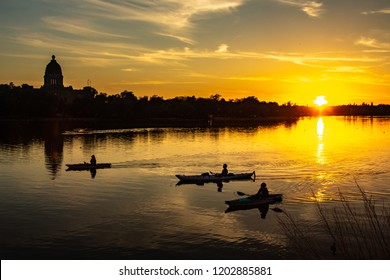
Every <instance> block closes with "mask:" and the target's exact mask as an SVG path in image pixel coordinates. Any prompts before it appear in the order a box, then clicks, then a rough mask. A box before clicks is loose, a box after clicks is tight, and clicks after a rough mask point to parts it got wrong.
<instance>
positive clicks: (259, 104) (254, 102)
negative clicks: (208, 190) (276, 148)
mask: <svg viewBox="0 0 390 280" xmlns="http://www.w3.org/2000/svg"><path fill="white" fill-rule="evenodd" d="M72 90H73V89H71V88H68V89H67V91H68V93H67V94H68V96H69V94H70V95H72V94H73V93H72ZM61 94H62V93H61V92H60V93H59V94H57V95H53V94H49V93H47V92H45V90H44V89H43V88H40V89H36V88H33V87H32V86H29V85H27V84H23V85H20V86H15V85H14V84H12V83H10V84H1V85H0V116H1V117H2V118H52V117H73V118H101V119H108V118H111V119H121V120H139V119H153V118H154V119H159V118H161V119H198V120H199V119H203V120H210V119H216V118H226V119H265V118H298V117H301V116H314V115H318V113H319V110H318V108H317V107H314V106H300V105H296V104H293V103H291V102H287V103H285V104H281V105H279V104H278V103H276V102H265V101H260V100H259V99H258V98H257V97H255V96H249V97H245V98H239V99H229V100H226V99H225V98H223V97H222V96H221V95H220V94H215V95H211V96H210V97H208V98H202V97H195V96H178V97H174V98H168V99H164V98H163V97H161V96H157V95H153V96H151V97H148V96H143V97H137V96H135V94H134V93H133V92H131V91H123V92H121V93H119V94H114V95H108V94H106V93H98V91H97V90H96V89H94V88H92V87H84V88H83V89H82V90H78V91H77V97H76V94H75V95H74V96H75V97H74V98H71V99H69V98H68V99H66V100H65V99H63V98H62V96H61ZM321 113H322V114H323V115H347V116H351V115H356V116H358V115H390V105H385V104H380V105H373V104H367V103H363V104H360V105H357V104H348V105H340V106H327V107H325V108H324V110H323V111H322V112H321Z"/></svg>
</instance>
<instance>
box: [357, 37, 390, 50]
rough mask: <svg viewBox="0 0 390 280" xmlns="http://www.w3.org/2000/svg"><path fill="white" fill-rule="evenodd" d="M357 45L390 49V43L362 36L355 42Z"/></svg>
mask: <svg viewBox="0 0 390 280" xmlns="http://www.w3.org/2000/svg"><path fill="white" fill-rule="evenodd" d="M355 44H356V45H361V46H366V47H370V48H375V49H387V50H390V44H389V43H384V42H380V41H378V40H377V39H375V38H368V37H360V39H359V40H357V41H356V42H355Z"/></svg>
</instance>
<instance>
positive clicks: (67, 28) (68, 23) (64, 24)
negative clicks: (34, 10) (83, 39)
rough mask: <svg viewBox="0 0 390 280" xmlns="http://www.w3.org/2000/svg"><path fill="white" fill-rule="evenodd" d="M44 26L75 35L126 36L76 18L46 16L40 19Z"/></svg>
mask: <svg viewBox="0 0 390 280" xmlns="http://www.w3.org/2000/svg"><path fill="white" fill-rule="evenodd" d="M41 20H42V21H43V22H44V23H45V25H46V27H48V28H50V29H54V30H57V31H61V32H64V33H69V34H73V35H77V36H99V37H117V38H126V36H123V35H118V34H114V33H111V32H103V31H98V30H97V29H98V27H93V26H90V23H89V22H87V21H85V20H77V19H70V18H63V17H54V16H46V17H43V18H42V19H41Z"/></svg>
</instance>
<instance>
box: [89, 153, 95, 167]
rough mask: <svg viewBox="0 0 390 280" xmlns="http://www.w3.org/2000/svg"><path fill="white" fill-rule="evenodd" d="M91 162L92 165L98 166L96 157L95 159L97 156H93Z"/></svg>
mask: <svg viewBox="0 0 390 280" xmlns="http://www.w3.org/2000/svg"><path fill="white" fill-rule="evenodd" d="M89 162H90V163H91V165H96V157H95V155H92V156H91V160H90V161H89Z"/></svg>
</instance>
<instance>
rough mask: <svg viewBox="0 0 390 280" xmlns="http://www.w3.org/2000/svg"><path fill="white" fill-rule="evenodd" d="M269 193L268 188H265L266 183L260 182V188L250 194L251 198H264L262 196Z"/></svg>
mask: <svg viewBox="0 0 390 280" xmlns="http://www.w3.org/2000/svg"><path fill="white" fill-rule="evenodd" d="M268 195H269V191H268V188H267V184H266V183H264V182H263V183H261V185H260V189H259V190H258V192H257V193H256V194H254V195H252V197H253V198H264V197H267V196H268Z"/></svg>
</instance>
